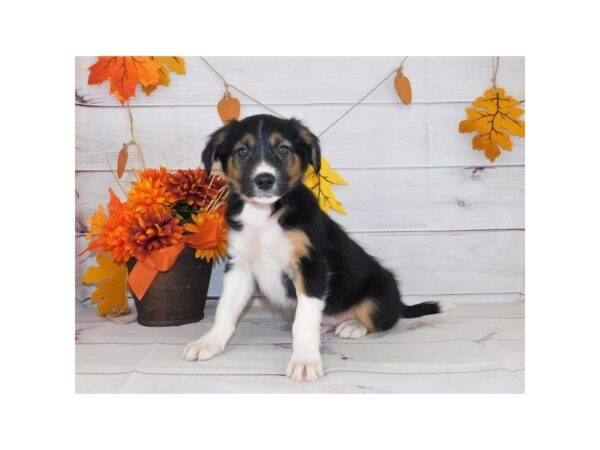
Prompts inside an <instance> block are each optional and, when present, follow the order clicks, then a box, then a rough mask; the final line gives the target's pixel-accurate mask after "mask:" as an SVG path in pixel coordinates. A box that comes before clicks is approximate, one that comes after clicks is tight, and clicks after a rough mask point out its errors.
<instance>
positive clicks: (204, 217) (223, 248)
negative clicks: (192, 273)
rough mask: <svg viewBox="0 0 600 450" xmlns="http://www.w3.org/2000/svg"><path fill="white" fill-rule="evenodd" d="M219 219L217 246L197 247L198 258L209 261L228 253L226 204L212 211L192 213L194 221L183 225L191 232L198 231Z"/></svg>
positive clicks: (218, 259) (219, 258) (222, 257)
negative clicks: (208, 247) (210, 247)
mask: <svg viewBox="0 0 600 450" xmlns="http://www.w3.org/2000/svg"><path fill="white" fill-rule="evenodd" d="M213 220H215V221H217V223H218V224H219V232H218V235H217V246H216V247H215V248H213V249H206V250H205V249H198V248H197V249H196V258H200V259H205V260H206V261H207V262H210V261H215V262H216V261H220V260H222V259H224V258H225V256H226V255H227V222H226V220H225V206H221V207H220V208H217V209H213V210H211V211H202V212H200V213H199V214H192V221H193V223H186V224H184V225H183V227H184V228H185V231H187V232H189V233H198V232H200V231H201V230H202V227H203V226H204V225H205V224H206V223H207V222H209V221H213Z"/></svg>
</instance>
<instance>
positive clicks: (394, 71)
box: [318, 56, 408, 137]
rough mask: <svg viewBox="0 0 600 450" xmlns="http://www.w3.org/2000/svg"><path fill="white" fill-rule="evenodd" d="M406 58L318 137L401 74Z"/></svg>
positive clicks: (320, 134)
mask: <svg viewBox="0 0 600 450" xmlns="http://www.w3.org/2000/svg"><path fill="white" fill-rule="evenodd" d="M406 58H408V56H405V57H404V59H403V60H402V62H401V63H400V65H399V66H398V67H396V68H395V69H394V70H392V71H391V72H390V73H389V74H387V75H386V76H385V78H384V79H383V80H381V81H380V82H379V83H377V84H376V85H375V86H373V87H372V88H371V89H369V91H368V92H367V93H366V94H365V95H363V96H362V97H361V98H360V99H359V100H358V101H357V102H356V103H354V104H353V105H352V106H350V107H349V108H348V109H347V110H346V111H344V112H343V113H342V115H341V116H339V117H338V118H337V119H335V120H334V121H333V122H332V123H331V124H330V125H329V126H328V127H327V128H325V129H324V130H323V131H321V132H320V133H319V135H318V136H319V137H321V136H323V135H324V134H325V133H327V132H328V131H329V130H330V129H331V128H333V126H335V125H336V124H337V123H338V122H339V121H340V120H342V119H343V118H344V117H346V116H347V115H348V114H350V112H351V111H352V110H353V109H354V108H356V107H357V106H358V105H360V104H361V103H362V102H364V101H365V100H366V99H367V98H368V97H369V96H370V95H371V94H372V93H373V92H375V91H376V90H377V89H378V88H379V86H381V85H382V84H383V83H385V82H386V81H387V80H388V79H389V78H390V77H391V76H392V75H394V74H395V73H400V74H401V73H402V69H403V67H404V61H406Z"/></svg>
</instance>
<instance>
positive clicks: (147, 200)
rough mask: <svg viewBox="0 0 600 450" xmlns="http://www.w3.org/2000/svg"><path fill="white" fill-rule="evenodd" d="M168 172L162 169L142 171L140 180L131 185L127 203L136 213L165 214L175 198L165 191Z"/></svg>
mask: <svg viewBox="0 0 600 450" xmlns="http://www.w3.org/2000/svg"><path fill="white" fill-rule="evenodd" d="M168 176H169V172H168V170H167V169H165V168H164V167H161V168H160V169H158V170H157V169H148V170H144V171H143V172H142V173H141V174H140V180H139V181H134V182H132V183H131V190H130V191H129V194H128V195H127V201H128V203H129V204H130V206H131V207H132V209H133V210H134V211H135V212H136V213H146V212H148V211H153V212H167V210H168V209H169V207H170V206H171V204H172V203H173V202H175V201H176V198H175V197H174V196H173V195H172V194H171V193H170V192H169V191H168V190H167V187H166V185H165V182H166V180H167V178H168Z"/></svg>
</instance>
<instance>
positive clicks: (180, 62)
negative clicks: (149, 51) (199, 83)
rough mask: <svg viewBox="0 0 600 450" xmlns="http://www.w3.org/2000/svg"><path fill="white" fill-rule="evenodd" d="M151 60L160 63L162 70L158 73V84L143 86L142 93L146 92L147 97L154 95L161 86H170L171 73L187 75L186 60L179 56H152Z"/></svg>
mask: <svg viewBox="0 0 600 450" xmlns="http://www.w3.org/2000/svg"><path fill="white" fill-rule="evenodd" d="M150 59H151V60H153V61H155V62H158V63H160V69H159V71H158V83H156V84H151V85H148V86H142V91H144V93H145V94H146V95H150V94H152V92H154V91H155V90H156V88H157V87H158V85H159V84H160V85H162V86H168V85H169V83H170V82H171V78H170V77H169V71H171V72H175V73H177V74H179V75H184V74H185V60H184V59H183V58H180V57H179V56H150Z"/></svg>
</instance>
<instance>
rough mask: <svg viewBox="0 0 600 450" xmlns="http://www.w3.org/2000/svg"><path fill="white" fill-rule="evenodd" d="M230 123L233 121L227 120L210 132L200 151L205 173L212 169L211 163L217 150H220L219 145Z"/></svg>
mask: <svg viewBox="0 0 600 450" xmlns="http://www.w3.org/2000/svg"><path fill="white" fill-rule="evenodd" d="M232 125H233V122H229V123H228V124H227V125H225V126H223V127H221V128H219V129H218V130H217V131H215V132H214V133H213V134H211V135H210V137H209V139H208V143H207V144H206V147H205V148H204V151H203V152H202V163H203V164H204V169H205V170H206V173H208V174H209V175H210V172H211V170H212V166H213V163H214V162H215V159H216V158H217V156H218V153H219V150H221V146H222V145H223V143H224V142H225V140H226V139H227V136H228V135H229V132H230V131H231V127H232Z"/></svg>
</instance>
